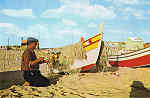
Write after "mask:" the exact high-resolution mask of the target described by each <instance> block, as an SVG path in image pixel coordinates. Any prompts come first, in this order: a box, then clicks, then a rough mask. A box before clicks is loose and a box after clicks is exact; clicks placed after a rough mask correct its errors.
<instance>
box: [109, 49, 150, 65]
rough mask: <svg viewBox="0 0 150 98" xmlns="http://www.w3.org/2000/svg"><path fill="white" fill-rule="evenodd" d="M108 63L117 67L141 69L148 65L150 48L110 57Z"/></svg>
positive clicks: (149, 63)
mask: <svg viewBox="0 0 150 98" xmlns="http://www.w3.org/2000/svg"><path fill="white" fill-rule="evenodd" d="M108 59H109V63H110V64H111V65H112V66H118V67H141V66H148V65H150V47H148V48H144V49H141V50H137V51H135V52H131V53H126V54H122V55H116V56H110V57H109V58H108Z"/></svg>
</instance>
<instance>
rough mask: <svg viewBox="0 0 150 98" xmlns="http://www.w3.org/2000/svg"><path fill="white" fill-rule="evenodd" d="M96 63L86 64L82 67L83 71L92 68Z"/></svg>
mask: <svg viewBox="0 0 150 98" xmlns="http://www.w3.org/2000/svg"><path fill="white" fill-rule="evenodd" d="M94 65H95V64H90V65H86V66H84V67H82V68H81V69H82V71H86V70H89V69H91V68H92V67H93V66H94Z"/></svg>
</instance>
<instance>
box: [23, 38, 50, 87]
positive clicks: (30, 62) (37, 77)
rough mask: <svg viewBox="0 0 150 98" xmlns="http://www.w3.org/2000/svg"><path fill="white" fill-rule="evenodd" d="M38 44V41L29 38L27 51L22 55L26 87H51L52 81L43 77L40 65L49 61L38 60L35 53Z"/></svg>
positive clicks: (41, 58)
mask: <svg viewBox="0 0 150 98" xmlns="http://www.w3.org/2000/svg"><path fill="white" fill-rule="evenodd" d="M37 43H38V40H37V39H35V38H33V37H29V38H28V39H27V49H26V50H25V51H24V53H23V55H22V61H21V70H22V71H23V72H24V74H23V77H24V80H25V81H26V82H25V85H26V86H37V87H43V86H49V85H50V81H49V80H48V79H47V78H46V77H44V76H42V75H41V73H40V70H39V64H42V63H47V62H48V60H44V58H43V57H40V58H37V56H36V54H35V52H34V49H35V48H36V46H37Z"/></svg>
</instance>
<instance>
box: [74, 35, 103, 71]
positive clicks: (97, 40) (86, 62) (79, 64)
mask: <svg viewBox="0 0 150 98" xmlns="http://www.w3.org/2000/svg"><path fill="white" fill-rule="evenodd" d="M101 39H102V35H101V34H97V35H96V36H94V37H92V38H89V39H88V40H86V41H84V42H83V47H84V49H85V51H86V56H87V58H86V59H82V60H79V59H75V60H74V64H73V65H71V69H78V68H80V69H81V71H87V70H90V69H91V68H92V67H94V66H95V64H96V61H97V59H98V55H99V51H100V48H101V41H102V40H101Z"/></svg>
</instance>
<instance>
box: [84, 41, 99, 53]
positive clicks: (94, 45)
mask: <svg viewBox="0 0 150 98" xmlns="http://www.w3.org/2000/svg"><path fill="white" fill-rule="evenodd" d="M97 47H98V42H96V43H93V44H91V45H89V46H87V47H85V50H86V52H87V51H90V50H92V49H95V48H97Z"/></svg>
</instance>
